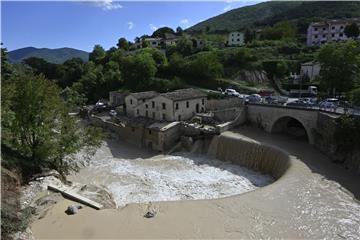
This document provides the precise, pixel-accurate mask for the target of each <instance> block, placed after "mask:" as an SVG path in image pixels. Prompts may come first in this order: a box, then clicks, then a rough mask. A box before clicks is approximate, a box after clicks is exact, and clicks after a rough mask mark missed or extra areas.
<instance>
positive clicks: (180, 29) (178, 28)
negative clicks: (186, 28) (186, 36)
mask: <svg viewBox="0 0 360 240" xmlns="http://www.w3.org/2000/svg"><path fill="white" fill-rule="evenodd" d="M182 34H183V29H182V28H181V27H180V26H179V27H177V28H176V35H178V36H182Z"/></svg>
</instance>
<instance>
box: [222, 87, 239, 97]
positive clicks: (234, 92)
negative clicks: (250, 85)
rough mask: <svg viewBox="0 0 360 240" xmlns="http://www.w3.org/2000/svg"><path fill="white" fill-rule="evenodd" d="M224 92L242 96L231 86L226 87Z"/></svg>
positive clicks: (229, 94) (228, 94)
mask: <svg viewBox="0 0 360 240" xmlns="http://www.w3.org/2000/svg"><path fill="white" fill-rule="evenodd" d="M224 94H225V95H227V96H233V97H240V93H238V92H237V91H236V90H235V89H231V88H228V89H225V91H224Z"/></svg>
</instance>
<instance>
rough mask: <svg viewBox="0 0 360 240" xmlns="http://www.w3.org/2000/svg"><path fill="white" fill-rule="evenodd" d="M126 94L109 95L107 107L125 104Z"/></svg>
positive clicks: (112, 93)
mask: <svg viewBox="0 0 360 240" xmlns="http://www.w3.org/2000/svg"><path fill="white" fill-rule="evenodd" d="M127 95H128V94H127V93H122V92H117V91H113V92H110V93H109V105H110V106H112V107H117V106H120V105H124V104H125V97H126V96H127Z"/></svg>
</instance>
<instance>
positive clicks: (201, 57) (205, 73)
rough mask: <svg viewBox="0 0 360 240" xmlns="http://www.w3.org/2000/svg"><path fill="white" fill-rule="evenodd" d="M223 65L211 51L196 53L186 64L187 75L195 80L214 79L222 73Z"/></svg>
mask: <svg viewBox="0 0 360 240" xmlns="http://www.w3.org/2000/svg"><path fill="white" fill-rule="evenodd" d="M223 71H224V70H223V66H222V64H221V63H220V62H219V60H218V58H217V56H216V54H215V53H213V52H203V53H198V54H196V56H194V58H193V59H192V60H191V61H190V62H188V64H187V71H186V72H187V74H188V77H189V78H190V79H192V80H196V81H204V80H214V79H216V78H218V77H221V76H222V74H223Z"/></svg>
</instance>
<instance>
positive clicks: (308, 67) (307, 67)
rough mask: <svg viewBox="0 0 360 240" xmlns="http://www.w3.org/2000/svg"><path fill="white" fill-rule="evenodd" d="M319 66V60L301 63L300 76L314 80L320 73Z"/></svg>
mask: <svg viewBox="0 0 360 240" xmlns="http://www.w3.org/2000/svg"><path fill="white" fill-rule="evenodd" d="M320 70H321V66H320V63H319V62H315V61H311V62H306V63H302V64H301V69H300V77H301V78H302V79H304V78H308V79H309V81H312V80H314V78H315V77H316V76H318V75H319V74H320Z"/></svg>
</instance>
